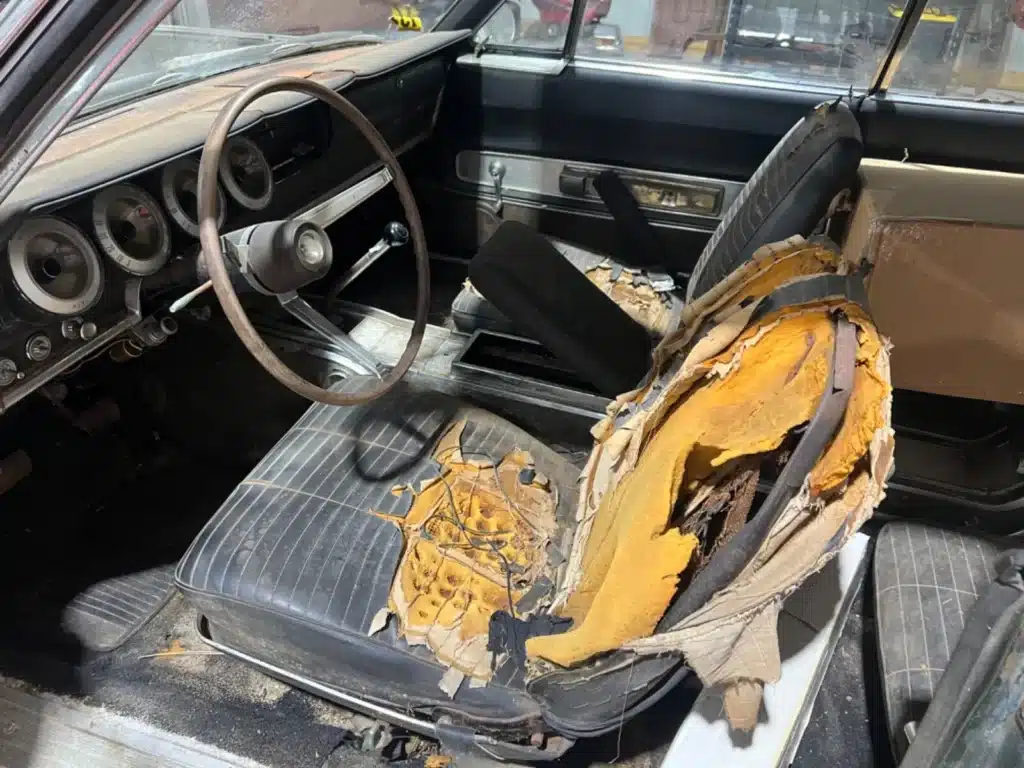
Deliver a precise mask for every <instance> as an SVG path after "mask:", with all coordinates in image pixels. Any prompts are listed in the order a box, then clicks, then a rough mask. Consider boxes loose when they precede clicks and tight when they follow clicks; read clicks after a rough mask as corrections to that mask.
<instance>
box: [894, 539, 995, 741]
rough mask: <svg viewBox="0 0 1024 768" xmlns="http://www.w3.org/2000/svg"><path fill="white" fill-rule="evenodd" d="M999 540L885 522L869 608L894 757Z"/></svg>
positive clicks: (984, 580) (990, 572)
mask: <svg viewBox="0 0 1024 768" xmlns="http://www.w3.org/2000/svg"><path fill="white" fill-rule="evenodd" d="M999 553H1000V548H999V547H998V546H997V545H996V544H994V543H992V542H990V541H988V540H987V539H984V538H982V537H980V536H971V535H968V534H964V533H957V532H955V531H947V530H943V529H941V528H934V527H932V526H929V525H924V524H922V523H915V522H898V523H889V524H888V525H886V526H885V527H884V528H882V530H881V532H880V533H879V534H878V539H877V542H876V544H875V562H874V576H875V579H874V581H875V610H876V612H877V625H878V655H879V657H880V661H881V667H882V679H883V689H884V692H885V710H886V716H887V719H888V724H889V737H890V739H891V740H892V745H893V748H894V750H895V752H896V755H897V757H898V758H901V757H902V756H903V754H904V753H905V752H906V750H907V746H908V738H907V733H906V727H907V726H908V725H909V724H911V723H913V724H915V725H917V724H919V723H920V722H921V720H922V719H923V718H924V714H925V711H926V710H927V709H928V705H929V704H930V703H931V701H932V697H933V695H934V694H935V691H936V688H937V687H938V685H939V680H940V679H941V678H942V674H943V672H945V670H946V665H947V663H948V662H949V659H950V656H951V655H952V653H953V651H954V649H955V648H956V644H957V641H958V640H959V639H960V634H961V633H962V632H963V630H964V623H965V621H966V619H967V618H968V617H969V616H970V613H971V609H972V608H974V604H975V603H976V602H977V601H978V598H979V596H980V595H982V594H983V593H984V592H985V589H986V587H988V585H989V584H990V583H991V582H992V579H993V577H994V576H995V563H996V560H997V559H998V557H999Z"/></svg>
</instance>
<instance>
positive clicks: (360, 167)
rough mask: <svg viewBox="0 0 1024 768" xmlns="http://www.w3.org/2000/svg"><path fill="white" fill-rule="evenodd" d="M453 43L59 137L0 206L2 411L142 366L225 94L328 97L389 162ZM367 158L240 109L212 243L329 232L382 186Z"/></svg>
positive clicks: (312, 59)
mask: <svg viewBox="0 0 1024 768" xmlns="http://www.w3.org/2000/svg"><path fill="white" fill-rule="evenodd" d="M465 36H466V33H441V34H430V35H421V36H417V37H415V38H413V39H410V40H408V41H401V42H396V43H382V44H377V45H372V46H366V47H359V48H348V49H342V50H335V51H329V52H321V53H318V54H311V55H308V56H302V57H295V58H292V59H287V60H285V61H283V62H277V63H275V64H271V65H263V66H258V67H252V68H248V69H245V70H240V71H237V72H234V73H230V74H228V75H224V76H220V77H217V78H211V79H209V80H205V81H202V82H200V83H197V84H196V85H195V86H185V87H182V88H179V89H177V90H175V91H173V92H168V93H165V94H160V95H158V96H155V97H151V98H149V99H146V100H144V101H141V102H137V103H135V104H133V105H130V107H129V108H128V109H126V110H119V111H116V112H114V113H113V114H109V113H108V114H104V115H101V116H100V117H99V119H87V120H85V121H82V122H80V123H77V124H72V126H71V128H70V130H69V131H67V132H65V134H64V135H62V136H61V137H60V138H59V139H58V141H57V142H55V143H54V145H53V146H52V147H51V148H50V149H49V150H48V152H47V153H46V154H44V155H43V157H42V158H41V159H40V161H39V163H37V165H36V167H35V168H33V170H32V171H31V172H30V173H29V175H27V176H26V177H25V179H23V181H22V182H21V184H19V186H18V188H17V189H16V190H15V192H14V194H12V196H11V197H10V198H9V199H8V200H7V201H5V202H4V204H3V205H2V206H0V238H2V240H0V242H2V243H3V244H4V252H3V258H2V259H0V413H2V412H3V411H4V410H6V409H7V408H10V407H11V406H12V405H14V404H15V403H16V402H18V401H19V400H21V399H23V398H24V397H26V396H27V395H28V394H30V393H31V392H33V391H34V390H36V389H38V388H39V387H40V386H42V385H43V384H45V383H46V382H48V381H51V380H53V379H54V378H55V377H57V376H59V375H60V374H62V373H64V372H66V371H69V370H70V369H73V368H75V367H77V366H78V365H79V364H81V363H82V362H84V361H86V360H88V359H91V358H92V357H94V356H96V355H99V354H101V353H104V352H105V351H107V350H108V349H110V350H111V353H112V354H114V355H115V356H116V355H120V356H121V357H122V358H123V357H134V356H137V355H138V354H141V351H142V349H143V348H144V347H145V346H155V345H156V344H159V343H162V342H163V341H164V340H166V338H167V336H168V335H170V334H172V333H173V332H174V330H175V324H174V321H173V318H171V317H169V316H167V315H166V313H164V314H162V315H161V314H154V315H150V316H146V314H145V312H146V310H147V307H146V306H145V303H146V302H145V297H146V296H147V294H148V293H150V292H153V291H159V290H164V291H166V290H167V289H168V288H172V287H176V286H178V285H180V286H181V287H182V288H183V289H184V290H188V289H190V288H193V287H195V285H196V262H197V256H198V254H199V243H198V232H199V225H198V216H197V194H196V192H197V179H198V167H199V158H200V152H201V146H202V143H203V141H204V140H205V137H206V132H207V131H208V129H209V127H210V125H211V124H212V122H213V119H214V118H215V117H216V115H217V113H218V112H219V110H220V108H221V107H222V106H223V104H224V103H225V102H226V101H227V100H228V99H229V98H230V97H231V96H233V95H234V93H235V92H237V90H238V89H239V88H242V87H245V86H246V85H248V84H251V83H253V82H258V81H259V80H261V79H263V78H265V77H271V76H275V75H280V74H289V75H292V76H299V77H309V78H311V79H316V80H319V81H320V82H322V83H324V84H327V85H328V86H329V87H332V88H334V89H335V90H338V91H339V92H342V93H343V94H344V95H345V96H346V98H348V99H349V100H350V101H352V103H353V104H355V105H356V106H357V107H358V108H359V109H360V110H362V112H363V113H364V114H365V115H366V116H367V117H369V118H370V120H371V121H372V122H373V123H374V125H376V126H377V129H378V130H379V131H380V132H381V134H382V135H383V136H384V138H385V139H386V140H387V142H388V144H389V145H390V146H391V147H392V149H393V150H395V152H396V153H401V152H403V151H405V150H407V149H409V148H411V147H412V146H414V145H415V144H417V143H418V142H420V141H422V140H423V139H425V138H426V137H427V136H428V135H429V134H430V132H431V130H432V129H433V126H434V123H435V121H436V118H437V112H438V109H439V106H440V99H441V95H442V91H443V86H444V81H445V74H446V71H447V67H448V65H449V64H450V60H451V57H449V56H446V55H445V53H444V52H445V51H449V50H452V48H453V47H454V45H455V44H456V43H458V42H460V41H461V40H463V39H464V38H465ZM389 181H390V174H389V173H388V172H387V170H386V169H383V168H382V166H381V163H380V162H379V160H378V159H377V156H376V154H375V153H374V152H373V150H372V149H371V148H370V146H369V144H368V143H367V142H366V141H365V140H364V139H363V138H362V137H361V136H360V135H359V134H358V132H357V130H356V129H355V128H354V127H352V126H351V125H350V124H348V123H347V122H346V121H345V120H344V118H343V117H341V115H339V114H337V113H335V112H334V111H333V110H331V109H330V108H329V107H328V106H327V105H326V104H323V103H321V102H318V101H310V99H309V98H308V97H305V96H303V95H301V94H296V93H288V92H285V93H278V94H273V95H272V96H267V97H264V98H262V99H260V100H258V101H257V102H255V103H254V104H252V105H250V108H249V109H246V110H245V111H244V112H243V113H242V115H241V116H240V118H239V120H238V121H237V122H236V124H235V128H234V132H233V133H232V135H231V137H230V138H229V139H228V142H227V143H226V144H225V147H224V151H223V153H222V156H221V162H220V167H219V189H218V207H219V213H218V220H219V223H220V227H221V232H229V231H232V230H236V229H241V228H243V227H247V226H250V225H251V224H256V223H259V222H262V221H272V220H278V219H285V218H290V217H296V216H299V217H305V218H308V219H310V220H315V221H316V222H317V223H318V224H320V225H321V226H327V225H328V224H330V223H331V222H333V221H335V220H337V219H338V218H339V217H340V216H342V215H344V213H346V212H347V211H348V210H350V209H351V208H352V207H354V206H355V205H357V204H358V203H359V202H361V201H362V200H363V199H365V198H366V197H369V196H370V195H372V194H374V193H375V192H376V191H378V190H379V189H381V188H383V187H384V186H386V184H387V183H388V182H389Z"/></svg>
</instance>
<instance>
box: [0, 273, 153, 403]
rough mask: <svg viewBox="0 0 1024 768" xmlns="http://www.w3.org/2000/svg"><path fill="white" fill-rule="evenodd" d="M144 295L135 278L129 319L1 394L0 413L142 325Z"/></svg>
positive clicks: (128, 290)
mask: <svg viewBox="0 0 1024 768" xmlns="http://www.w3.org/2000/svg"><path fill="white" fill-rule="evenodd" d="M141 291H142V281H141V280H139V279H138V278H133V279H131V280H129V281H128V282H127V283H126V284H125V288H124V303H125V308H126V309H127V310H128V315H127V316H126V317H124V318H122V319H121V320H119V321H118V322H117V323H116V324H115V325H113V326H111V327H110V328H108V329H107V330H105V331H104V332H103V333H101V334H99V335H97V336H96V338H94V339H93V340H92V341H90V342H88V343H87V344H83V345H82V346H80V347H78V348H77V349H75V350H72V351H71V352H69V353H68V354H67V355H65V356H64V357H62V358H61V359H60V360H57V361H56V362H53V363H50V364H49V365H48V366H47V367H46V368H43V369H42V370H39V371H38V372H36V373H34V374H32V375H31V376H30V377H27V378H25V379H23V380H22V381H21V382H19V383H18V384H15V385H13V386H12V387H10V388H9V389H6V390H0V413H4V412H5V411H7V410H8V409H9V408H10V407H11V406H12V405H14V404H16V403H18V402H20V401H21V400H24V399H25V398H26V397H28V396H29V395H30V394H32V393H33V392H35V391H36V390H37V389H39V387H41V386H43V385H44V384H46V383H47V382H49V381H52V380H53V379H54V378H56V377H57V376H59V375H60V374H62V373H63V372H64V371H66V370H68V369H69V368H71V367H72V366H74V365H77V364H78V363H80V362H82V361H84V360H85V359H86V358H88V357H90V356H91V355H92V354H94V353H95V352H98V351H101V350H102V349H103V347H104V346H106V345H107V344H109V343H110V342H111V341H113V340H114V339H116V338H117V337H118V336H120V335H121V334H122V333H124V332H125V331H128V330H131V329H132V328H134V327H135V326H136V325H138V324H139V323H140V322H141V321H142V312H141V308H140V301H139V295H140V293H141Z"/></svg>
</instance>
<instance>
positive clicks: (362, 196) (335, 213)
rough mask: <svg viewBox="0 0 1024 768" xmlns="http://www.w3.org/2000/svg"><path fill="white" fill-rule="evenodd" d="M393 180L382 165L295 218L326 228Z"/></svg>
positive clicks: (389, 170)
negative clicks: (377, 169)
mask: <svg viewBox="0 0 1024 768" xmlns="http://www.w3.org/2000/svg"><path fill="white" fill-rule="evenodd" d="M393 180H394V177H393V176H392V174H391V169H390V168H388V167H387V166H384V167H383V168H381V169H380V170H379V171H377V172H376V173H372V174H370V175H369V176H367V177H366V178H365V179H363V180H362V181H360V182H358V183H357V184H353V185H352V186H351V187H349V188H348V189H346V190H345V191H344V192H342V193H341V194H339V195H335V196H333V197H331V198H330V199H329V200H325V201H324V202H322V203H320V204H319V205H314V206H313V207H312V208H309V209H308V210H306V211H304V212H303V213H300V214H299V215H298V216H296V217H295V218H297V219H299V220H301V221H308V222H311V223H313V224H316V225H317V226H319V227H323V228H326V227H327V226H328V225H330V224H333V223H334V222H336V221H337V220H338V219H340V218H341V217H342V216H344V215H345V214H346V213H348V212H349V211H351V210H352V209H354V208H355V207H357V206H358V205H360V204H361V203H363V202H365V201H366V200H369V199H370V198H371V197H373V196H374V195H375V194H377V193H378V192H380V191H381V190H382V189H384V188H385V187H386V186H387V185H388V184H390V183H391V182H392V181H393Z"/></svg>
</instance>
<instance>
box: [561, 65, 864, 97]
mask: <svg viewBox="0 0 1024 768" xmlns="http://www.w3.org/2000/svg"><path fill="white" fill-rule="evenodd" d="M572 66H573V67H575V68H578V69H584V70H591V71H595V72H612V73H619V74H637V75H645V76H653V77H658V78H661V79H663V80H672V81H674V82H680V83H701V84H707V85H735V86H741V87H743V88H760V89H762V90H767V91H780V90H781V91H790V92H793V93H808V94H816V95H818V94H820V95H821V96H822V97H823V98H827V97H830V96H841V95H846V94H848V93H849V92H850V85H851V83H829V82H827V81H824V80H822V81H804V82H800V81H794V80H769V79H768V78H764V77H755V76H752V75H740V74H735V73H730V72H720V71H716V70H715V69H713V68H711V67H707V68H704V67H693V66H678V65H675V64H669V63H663V62H660V61H650V60H645V61H637V60H635V59H633V60H630V59H627V58H622V59H616V60H615V61H603V60H601V59H598V58H592V57H582V58H576V59H573V61H572Z"/></svg>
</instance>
